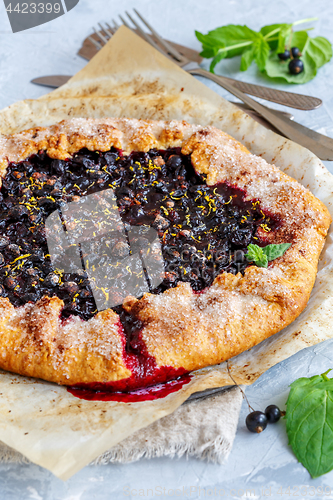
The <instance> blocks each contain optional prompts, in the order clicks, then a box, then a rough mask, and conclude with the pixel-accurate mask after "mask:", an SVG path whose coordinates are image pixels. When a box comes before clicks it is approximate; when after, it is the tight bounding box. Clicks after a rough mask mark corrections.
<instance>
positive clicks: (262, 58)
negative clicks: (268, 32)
mask: <svg viewBox="0 0 333 500" xmlns="http://www.w3.org/2000/svg"><path fill="white" fill-rule="evenodd" d="M268 55H269V45H268V43H267V42H266V41H265V40H264V38H260V39H258V40H256V41H255V42H254V59H255V61H256V63H257V65H258V68H259V69H260V71H263V70H264V69H265V65H266V61H267V58H268Z"/></svg>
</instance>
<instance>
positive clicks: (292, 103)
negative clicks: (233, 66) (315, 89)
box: [187, 69, 323, 111]
mask: <svg viewBox="0 0 333 500" xmlns="http://www.w3.org/2000/svg"><path fill="white" fill-rule="evenodd" d="M187 71H188V72H189V73H191V74H196V73H195V71H197V70H196V69H193V70H192V69H191V70H187ZM203 71H206V70H203ZM206 73H208V74H210V75H212V74H213V73H210V72H209V71H206ZM205 76H207V78H209V76H208V75H207V74H205ZM214 77H215V79H214V81H215V82H216V83H218V84H220V85H221V86H222V87H223V83H229V85H232V86H233V87H235V88H236V89H238V90H241V91H242V92H245V94H250V95H253V96H255V97H260V98H261V99H265V100H266V101H271V102H276V103H278V104H283V105H284V106H289V107H290V108H296V109H302V110H304V111H309V110H311V109H316V108H319V106H321V105H322V104H323V101H322V100H321V99H318V97H312V96H309V95H301V94H294V93H293V92H286V91H285V90H277V89H272V88H270V87H263V86H262V85H254V84H253V83H246V82H240V81H239V80H234V79H233V78H228V77H226V76H220V75H215V74H214Z"/></svg>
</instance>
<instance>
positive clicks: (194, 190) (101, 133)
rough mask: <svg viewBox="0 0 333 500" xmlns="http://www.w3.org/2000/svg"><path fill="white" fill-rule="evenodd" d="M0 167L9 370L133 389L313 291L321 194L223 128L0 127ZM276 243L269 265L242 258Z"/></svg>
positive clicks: (0, 275)
mask: <svg viewBox="0 0 333 500" xmlns="http://www.w3.org/2000/svg"><path fill="white" fill-rule="evenodd" d="M0 167H1V177H2V187H1V194H0V200H1V213H0V283H1V285H0V295H1V298H0V367H1V368H3V369H5V370H9V371H12V372H16V373H19V374H22V375H28V376H33V377H39V378H42V379H45V380H48V381H52V382H56V383H58V384H64V385H71V386H73V385H76V386H80V387H86V386H87V387H90V386H93V387H94V388H97V389H98V388H101V389H103V390H105V389H106V388H107V389H108V390H111V391H129V390H133V389H136V388H139V387H146V386H149V385H153V384H156V383H160V382H165V381H168V380H171V379H174V378H176V377H178V376H180V375H182V374H184V373H186V372H189V371H192V370H196V369H199V368H202V367H205V366H208V365H213V364H216V363H220V362H222V361H225V360H227V359H229V358H231V357H233V356H235V355H237V354H239V353H241V352H243V351H244V350H246V349H249V348H251V347H252V346H254V345H256V344H258V343H259V342H261V341H262V340H264V339H265V338H267V337H269V336H270V335H273V334H275V333H276V332H278V331H280V330H282V329H283V328H284V327H286V326H287V325H289V324H290V323H291V322H292V321H293V320H294V319H295V318H296V317H297V316H298V315H299V314H300V313H301V311H302V310H303V309H304V308H305V306H306V304H307V302H308V299H309V296H310V292H311V290H312V287H313V284H314V281H315V277H316V271H317V264H318V259H319V255H320V252H321V250H322V248H323V245H324V242H325V237H326V234H327V231H328V228H329V225H330V222H331V218H330V215H329V213H328V211H327V209H326V207H325V206H324V205H323V203H321V201H319V200H318V199H317V198H315V196H313V195H312V194H311V193H310V192H309V191H308V190H307V189H306V188H305V187H303V186H302V185H301V184H299V183H298V182H296V181H295V180H294V179H292V178H290V177H289V176H287V175H286V174H284V173H283V172H281V171H280V170H279V169H278V168H277V167H275V166H274V165H269V164H268V163H267V162H266V161H265V160H264V159H262V158H260V157H258V156H254V155H253V154H251V153H250V152H249V151H248V150H247V149H246V148H245V147H244V146H243V145H242V144H241V143H239V142H238V141H236V140H235V139H233V138H232V137H230V136H229V135H228V134H226V133H224V132H222V131H221V130H218V129H216V128H214V127H202V126H200V125H190V124H188V123H186V122H178V121H171V122H163V121H156V122H154V121H143V120H135V119H111V118H110V119H100V120H95V119H73V120H70V121H64V122H61V123H59V124H57V125H53V126H50V127H47V128H34V129H31V130H26V131H24V132H21V133H18V134H14V135H11V136H0ZM85 197H86V199H85ZM86 201H89V203H88V204H87V203H86ZM281 243H290V244H291V246H290V247H289V248H288V249H287V251H286V252H285V253H284V254H283V255H282V256H281V257H279V258H276V259H275V260H272V261H271V262H269V263H268V267H259V266H258V265H256V264H255V263H254V262H253V261H251V260H248V258H247V257H246V255H248V248H249V245H257V246H258V247H261V248H262V247H266V246H267V245H270V244H281ZM154 266H155V267H154Z"/></svg>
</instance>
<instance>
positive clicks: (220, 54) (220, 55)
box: [209, 49, 227, 73]
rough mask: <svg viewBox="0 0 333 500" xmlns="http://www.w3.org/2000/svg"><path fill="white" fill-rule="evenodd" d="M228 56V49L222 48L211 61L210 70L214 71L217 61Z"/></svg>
mask: <svg viewBox="0 0 333 500" xmlns="http://www.w3.org/2000/svg"><path fill="white" fill-rule="evenodd" d="M226 57H227V51H226V50H222V49H220V50H219V52H218V53H217V54H216V56H215V57H214V59H213V60H212V62H211V63H210V67H209V70H210V71H211V72H212V73H214V69H215V66H216V65H217V63H219V62H220V61H222V59H225V58H226Z"/></svg>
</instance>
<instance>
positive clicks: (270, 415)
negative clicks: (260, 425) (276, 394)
mask: <svg viewBox="0 0 333 500" xmlns="http://www.w3.org/2000/svg"><path fill="white" fill-rule="evenodd" d="M265 415H266V417H267V421H268V423H269V424H275V422H277V421H278V420H280V417H281V411H280V408H278V407H277V406H276V405H269V406H267V408H266V410H265Z"/></svg>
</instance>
